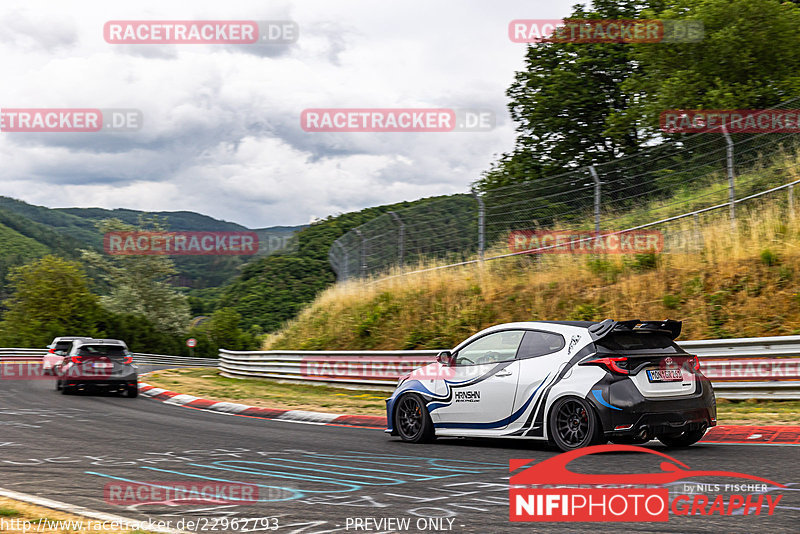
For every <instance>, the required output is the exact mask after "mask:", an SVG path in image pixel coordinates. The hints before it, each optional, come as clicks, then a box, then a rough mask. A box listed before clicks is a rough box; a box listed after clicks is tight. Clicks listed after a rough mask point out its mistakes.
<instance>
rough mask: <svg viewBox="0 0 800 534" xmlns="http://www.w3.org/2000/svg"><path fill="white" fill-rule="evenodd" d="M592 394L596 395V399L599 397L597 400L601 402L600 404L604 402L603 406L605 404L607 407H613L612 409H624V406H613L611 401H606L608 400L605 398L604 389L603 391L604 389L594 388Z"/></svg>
mask: <svg viewBox="0 0 800 534" xmlns="http://www.w3.org/2000/svg"><path fill="white" fill-rule="evenodd" d="M592 395H594V398H595V399H597V402H599V403H600V404H602V405H603V406H605V407H607V408H611V409H612V410H622V408H617V407H616V406H612V405H610V404H609V403H607V402H606V401H605V400H604V399H603V391H602V390H599V389H593V390H592Z"/></svg>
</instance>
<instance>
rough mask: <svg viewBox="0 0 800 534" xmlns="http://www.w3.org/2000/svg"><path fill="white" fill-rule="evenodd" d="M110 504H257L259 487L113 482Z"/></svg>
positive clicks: (107, 491) (107, 489)
mask: <svg viewBox="0 0 800 534" xmlns="http://www.w3.org/2000/svg"><path fill="white" fill-rule="evenodd" d="M103 496H104V498H105V501H106V503H108V504H112V505H115V506H131V505H135V504H163V503H168V504H254V503H257V502H258V501H259V487H258V486H257V485H254V484H245V483H239V482H215V481H212V480H200V481H191V482H187V481H166V482H165V481H153V482H109V483H108V484H106V485H105V487H104V488H103Z"/></svg>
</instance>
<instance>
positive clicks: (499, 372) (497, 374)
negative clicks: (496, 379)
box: [494, 371, 513, 376]
mask: <svg viewBox="0 0 800 534" xmlns="http://www.w3.org/2000/svg"><path fill="white" fill-rule="evenodd" d="M512 374H513V373H512V372H511V371H498V372H497V373H495V375H494V376H511V375H512Z"/></svg>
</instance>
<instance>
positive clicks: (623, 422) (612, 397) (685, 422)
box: [589, 376, 717, 439]
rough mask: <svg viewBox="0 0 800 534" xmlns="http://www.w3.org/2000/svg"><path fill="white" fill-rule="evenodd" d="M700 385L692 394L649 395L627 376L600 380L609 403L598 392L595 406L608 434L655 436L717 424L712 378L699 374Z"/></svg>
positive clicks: (615, 435) (611, 436) (598, 387)
mask: <svg viewBox="0 0 800 534" xmlns="http://www.w3.org/2000/svg"><path fill="white" fill-rule="evenodd" d="M696 380H697V389H696V391H695V393H693V394H691V395H684V396H680V397H666V398H646V397H644V396H643V395H642V394H641V393H640V392H639V390H638V389H637V388H636V386H635V385H634V384H633V383H632V382H631V381H630V380H628V379H627V378H623V379H622V380H616V381H613V382H611V383H606V384H598V386H597V387H596V388H595V389H600V390H601V391H602V397H603V399H608V402H607V403H606V405H604V404H601V403H600V402H599V401H598V400H597V398H596V397H595V395H591V396H590V399H589V400H590V402H592V403H593V405H594V406H595V408H596V410H597V413H598V415H599V416H600V420H601V421H602V423H603V431H604V433H605V435H606V437H607V438H609V439H612V438H614V437H636V436H644V435H646V436H649V437H654V436H658V435H664V434H677V433H680V432H683V431H692V430H698V429H701V428H709V427H712V426H715V425H716V424H717V404H716V399H715V397H714V390H713V388H712V387H711V382H710V381H709V380H708V379H707V378H705V377H704V376H697V377H696ZM609 405H610V406H609Z"/></svg>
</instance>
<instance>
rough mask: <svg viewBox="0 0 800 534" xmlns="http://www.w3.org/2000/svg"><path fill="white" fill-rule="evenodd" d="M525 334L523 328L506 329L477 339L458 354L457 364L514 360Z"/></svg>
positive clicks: (480, 363) (479, 363)
mask: <svg viewBox="0 0 800 534" xmlns="http://www.w3.org/2000/svg"><path fill="white" fill-rule="evenodd" d="M524 334H525V332H524V331H522V330H504V331H502V332H494V333H492V334H488V335H486V336H483V337H481V338H479V339H476V340H475V341H473V342H472V343H470V344H469V345H467V346H466V347H464V348H462V349H461V350H459V351H458V353H457V354H456V360H455V363H456V365H462V366H463V365H482V364H487V363H497V362H505V361H509V360H513V359H514V358H515V356H516V354H517V349H518V348H519V344H520V342H521V341H522V337H523V335H524Z"/></svg>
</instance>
